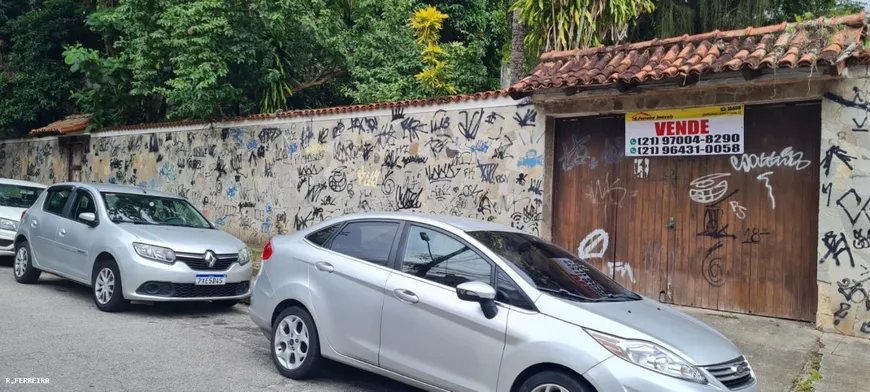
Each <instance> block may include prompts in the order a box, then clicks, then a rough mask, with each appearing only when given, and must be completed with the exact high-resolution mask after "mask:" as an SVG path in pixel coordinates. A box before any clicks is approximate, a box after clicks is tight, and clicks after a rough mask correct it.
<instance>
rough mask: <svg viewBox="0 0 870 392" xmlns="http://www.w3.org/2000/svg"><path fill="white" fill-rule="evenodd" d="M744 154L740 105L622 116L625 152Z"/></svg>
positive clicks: (659, 154)
mask: <svg viewBox="0 0 870 392" xmlns="http://www.w3.org/2000/svg"><path fill="white" fill-rule="evenodd" d="M723 154H727V155H738V154H743V105H728V106H714V107H703V108H690V109H676V110H656V111H644V112H633V113H627V114H626V115H625V155H627V156H636V157H637V156H668V155H723Z"/></svg>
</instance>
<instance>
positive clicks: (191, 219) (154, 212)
mask: <svg viewBox="0 0 870 392" xmlns="http://www.w3.org/2000/svg"><path fill="white" fill-rule="evenodd" d="M102 196H103V201H104V202H105V204H106V212H107V213H108V214H109V219H111V220H112V222H115V223H124V222H127V223H135V224H144V225H164V226H183V227H194V228H199V229H209V228H212V226H211V223H209V222H208V220H206V219H205V217H204V216H202V214H201V213H200V212H199V210H197V209H196V207H194V206H193V205H191V204H190V203H188V202H187V200H184V199H177V198H173V197H163V196H156V195H149V194H140V193H111V192H103V193H102Z"/></svg>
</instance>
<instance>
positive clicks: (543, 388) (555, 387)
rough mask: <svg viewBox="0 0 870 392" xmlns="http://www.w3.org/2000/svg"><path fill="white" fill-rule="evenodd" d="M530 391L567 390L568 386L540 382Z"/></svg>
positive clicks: (552, 391)
mask: <svg viewBox="0 0 870 392" xmlns="http://www.w3.org/2000/svg"><path fill="white" fill-rule="evenodd" d="M532 392H569V391H568V388H565V387H563V386H561V385H557V384H541V385H538V386H536V387H535V388H534V389H532Z"/></svg>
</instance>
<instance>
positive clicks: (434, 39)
mask: <svg viewBox="0 0 870 392" xmlns="http://www.w3.org/2000/svg"><path fill="white" fill-rule="evenodd" d="M445 19H447V14H445V13H442V12H441V11H438V9H437V8H435V7H433V6H429V7H426V8H422V9H420V10H417V11H416V12H414V16H413V17H412V18H411V22H410V26H411V29H412V30H414V33H415V34H416V36H417V44H420V45H423V51H422V53H421V57H422V59H421V60H422V62H423V64H424V66H425V68H423V70H422V71H420V73H418V74H417V75H415V76H414V77H416V78H417V80H418V81H419V82H420V83H421V84H422V87H423V91H425V92H426V93H427V94H429V95H447V94H452V93H455V92H456V87H454V86H453V85H452V84H451V83H450V82H449V81H448V80H447V78H448V77H449V75H448V74H449V73H450V71H451V69H450V66H449V65H448V64H447V63H445V62H444V57H445V53H444V49H442V48H441V45H440V43H439V40H440V39H441V29H442V28H444V20H445Z"/></svg>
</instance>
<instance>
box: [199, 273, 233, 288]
mask: <svg viewBox="0 0 870 392" xmlns="http://www.w3.org/2000/svg"><path fill="white" fill-rule="evenodd" d="M194 284H195V285H197V286H222V285H225V284H227V276H226V275H196V281H195V282H194Z"/></svg>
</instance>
